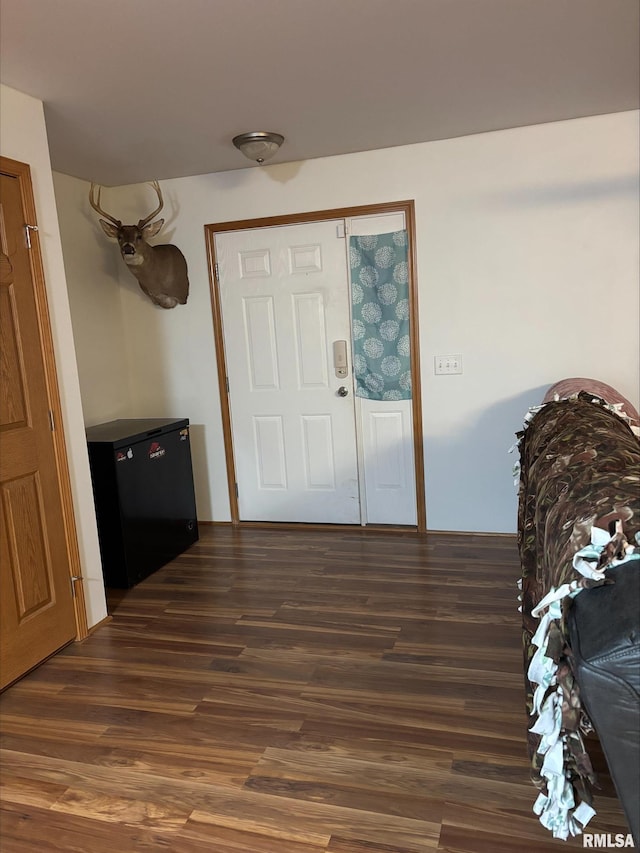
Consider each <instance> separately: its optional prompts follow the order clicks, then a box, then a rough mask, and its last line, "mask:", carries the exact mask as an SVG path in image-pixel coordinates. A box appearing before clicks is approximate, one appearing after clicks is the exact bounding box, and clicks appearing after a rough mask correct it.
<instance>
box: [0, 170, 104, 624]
mask: <svg viewBox="0 0 640 853" xmlns="http://www.w3.org/2000/svg"><path fill="white" fill-rule="evenodd" d="M0 171H1V172H2V173H3V174H5V175H8V176H9V177H12V178H16V179H17V181H18V185H19V187H20V196H21V199H22V212H23V216H24V221H25V224H29V225H33V226H35V228H33V229H30V232H29V233H30V239H31V249H30V251H29V263H30V266H31V278H32V281H33V290H34V296H35V303H36V313H37V317H38V332H39V336H40V352H41V354H42V361H43V364H44V373H45V382H46V386H47V405H48V407H49V409H50V411H51V416H52V419H53V425H54V428H53V429H52V432H51V435H52V438H53V449H54V456H55V464H56V472H57V480H58V491H59V494H60V501H61V504H62V517H63V524H64V538H65V543H66V550H67V560H68V565H69V584H70V588H71V591H72V596H73V608H74V614H75V621H76V640H84V639H85V638H86V637H87V636H88V635H89V630H88V624H87V609H86V604H85V596H84V586H83V578H82V564H81V562H80V551H79V548H78V534H77V530H76V521H75V512H74V509H73V494H72V491H71V479H70V474H69V459H68V456H67V445H66V441H65V436H64V419H63V416H62V405H61V402H60V386H59V384H58V372H57V368H56V358H55V349H54V345H53V335H52V332H51V319H50V314H49V303H48V299H47V288H46V283H45V276H44V265H43V262H42V251H41V247H40V238H39V232H38V230H37V224H38V223H37V217H36V205H35V198H34V195H33V184H32V181H31V168H30V166H29V165H28V164H27V163H22V162H20V161H19V160H12V159H10V158H9V157H2V156H0Z"/></svg>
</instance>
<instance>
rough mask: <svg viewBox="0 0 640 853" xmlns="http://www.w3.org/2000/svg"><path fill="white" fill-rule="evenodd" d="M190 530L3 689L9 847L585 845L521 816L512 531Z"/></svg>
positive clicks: (612, 802) (610, 817) (602, 806)
mask: <svg viewBox="0 0 640 853" xmlns="http://www.w3.org/2000/svg"><path fill="white" fill-rule="evenodd" d="M201 533H202V535H201V539H200V541H199V542H198V543H197V544H196V545H194V546H193V547H192V548H191V549H190V550H189V551H188V552H187V553H185V554H184V555H182V556H181V557H180V558H178V559H177V560H175V561H174V562H172V563H171V564H169V565H168V566H165V567H164V568H163V569H161V570H160V571H158V572H156V573H155V574H154V575H153V576H151V577H150V578H148V579H147V580H145V581H143V582H142V583H141V584H139V585H138V586H137V587H135V588H134V589H131V590H128V591H125V592H122V591H120V592H113V593H110V602H109V603H110V612H111V613H112V615H113V620H112V621H111V622H110V623H109V624H107V625H105V626H103V627H101V628H99V629H98V630H97V631H96V632H95V633H94V634H93V635H92V636H91V637H89V639H87V640H86V641H85V642H84V643H81V644H75V645H72V646H69V647H67V648H66V649H64V650H63V651H62V652H61V653H59V654H58V655H56V656H55V657H54V658H52V659H50V660H49V661H47V662H46V663H44V664H43V665H42V666H41V667H39V668H38V669H37V670H35V671H34V672H32V673H31V674H30V675H28V676H27V677H25V678H24V679H23V680H22V681H20V682H18V683H17V684H15V685H14V686H13V687H11V688H9V689H8V690H7V691H6V692H5V693H4V694H3V695H2V697H1V699H0V723H1V730H2V753H1V756H0V768H1V775H2V805H3V811H2V820H1V823H0V840H1V845H0V847H1V849H2V852H3V853H27V851H28V852H29V853H30V852H31V851H64V853H89V851H91V853H103V851H104V853H107V851H108V853H114V851H115V853H138V851H156V850H157V851H171V853H423V851H435V850H439V851H448V853H485V851H486V853H511V851H514V853H515V851H517V853H522V851H535V853H545V851H558V850H561V849H566V848H567V847H568V848H576V847H578V848H582V847H583V844H582V839H580V838H578V839H573V840H571V841H568V842H566V844H565V845H564V848H563V847H562V842H559V841H553V840H552V838H551V837H550V835H549V833H548V832H546V830H544V829H542V827H541V826H540V825H539V823H538V820H537V818H536V817H535V816H534V815H533V814H532V811H531V806H532V803H533V801H534V799H535V796H536V792H535V789H534V788H533V786H532V784H531V782H530V781H529V774H528V762H527V755H526V748H525V729H526V724H527V720H526V715H525V711H524V687H523V678H522V663H521V661H522V657H521V638H520V617H519V614H518V612H517V609H516V608H517V602H516V594H517V590H516V587H515V581H516V578H517V577H518V559H517V553H516V546H515V540H514V539H513V538H511V537H499V536H474V535H454V534H429V535H426V536H419V535H417V534H415V533H411V532H407V533H402V532H396V531H394V532H370V531H366V532H365V531H360V530H351V529H349V530H345V531H335V530H316V531H309V530H295V529H294V530H285V529H283V530H273V529H269V530H260V529H248V530H243V531H242V532H238V531H234V530H233V529H231V528H229V527H204V528H203V529H202V531H201ZM590 751H591V754H592V758H593V760H594V763H595V765H596V767H597V769H598V771H600V775H601V779H600V781H601V786H602V787H601V791H600V792H599V793H598V796H597V801H596V808H597V810H598V815H597V817H596V818H594V819H593V821H592V822H591V824H590V826H589V830H590V831H593V832H609V833H624V834H626V833H627V831H628V830H627V827H626V823H625V820H624V817H623V814H622V811H621V809H620V806H619V804H618V802H617V800H616V798H615V794H614V791H613V788H612V785H611V781H610V779H609V777H608V775H607V772H606V769H605V765H604V761H603V759H602V753H601V752H600V749H599V746H598V744H597V743H594V745H593V747H592V748H591V749H590Z"/></svg>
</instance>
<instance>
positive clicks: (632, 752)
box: [518, 380, 640, 844]
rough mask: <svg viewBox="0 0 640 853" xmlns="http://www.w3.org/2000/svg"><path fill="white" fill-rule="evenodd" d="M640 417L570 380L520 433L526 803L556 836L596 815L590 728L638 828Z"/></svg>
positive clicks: (587, 384) (612, 394) (598, 387)
mask: <svg viewBox="0 0 640 853" xmlns="http://www.w3.org/2000/svg"><path fill="white" fill-rule="evenodd" d="M558 388H560V391H558ZM594 389H595V393H594ZM637 427H638V413H637V412H636V411H635V409H634V408H633V406H631V404H630V403H629V401H627V400H625V398H624V397H621V395H619V394H618V393H617V392H616V391H615V390H614V389H612V388H610V386H606V385H603V383H598V382H595V381H593V380H565V381H564V382H563V383H558V386H553V387H552V388H551V389H550V391H549V393H548V394H547V396H546V397H545V400H544V401H543V404H542V405H541V406H539V407H536V408H535V409H533V410H531V411H530V413H529V414H528V416H527V418H526V420H525V428H524V430H523V431H522V432H520V433H518V449H519V455H520V462H519V502H518V547H519V551H520V559H521V564H522V578H521V581H520V585H521V600H522V608H521V609H522V617H523V643H524V658H525V686H526V690H527V710H528V713H529V715H530V720H529V731H528V748H529V755H530V758H531V762H532V778H533V781H534V784H535V785H536V787H537V788H538V789H539V795H538V798H537V799H536V801H535V804H534V811H535V812H536V814H538V815H539V818H540V821H541V822H542V824H543V825H544V826H545V827H547V828H548V829H549V830H550V831H551V832H552V833H553V835H554V836H555V837H557V838H563V839H564V838H568V837H569V836H571V835H578V834H580V833H581V832H582V830H583V828H584V826H586V825H587V823H588V822H589V820H590V819H591V818H592V817H593V815H594V814H595V810H594V808H593V806H594V800H593V793H592V790H593V787H594V786H595V785H597V780H596V777H595V774H594V772H593V769H592V766H591V762H590V760H589V756H588V753H587V750H586V748H585V741H584V735H585V734H586V733H588V732H589V731H590V730H591V729H592V728H594V729H595V731H596V733H597V735H598V737H599V739H600V742H601V745H602V748H603V751H604V754H605V757H606V759H607V763H608V766H609V769H610V772H611V776H612V779H613V781H614V784H615V786H616V790H617V793H618V796H619V798H620V801H621V803H622V806H623V809H624V811H625V814H626V816H627V819H628V822H629V827H630V830H631V833H632V834H633V836H634V839H635V843H636V844H638V842H639V840H640V819H639V816H640V802H639V798H640V444H639V442H638V438H637V437H636V435H635V434H634V430H635V431H637Z"/></svg>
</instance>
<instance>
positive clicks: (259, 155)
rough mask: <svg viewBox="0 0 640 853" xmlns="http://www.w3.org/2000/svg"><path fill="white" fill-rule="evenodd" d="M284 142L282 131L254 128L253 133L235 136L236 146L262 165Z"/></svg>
mask: <svg viewBox="0 0 640 853" xmlns="http://www.w3.org/2000/svg"><path fill="white" fill-rule="evenodd" d="M283 142H284V136H282V135H281V134H280V133H271V132H267V131H264V130H254V131H252V132H251V133H241V134H240V135H239V136H234V137H233V144H234V145H235V146H236V148H237V149H238V150H240V151H242V153H243V154H244V156H245V157H248V158H249V160H255V162H256V163H258V164H260V165H262V164H263V163H264V161H265V160H268V159H269V158H270V157H273V155H274V154H275V153H276V151H277V150H278V148H280V146H281V145H282V143H283Z"/></svg>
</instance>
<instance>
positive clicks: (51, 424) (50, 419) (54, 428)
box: [49, 409, 56, 432]
mask: <svg viewBox="0 0 640 853" xmlns="http://www.w3.org/2000/svg"><path fill="white" fill-rule="evenodd" d="M49 427H50V428H51V432H55V430H56V422H55V419H54V417H53V411H52V409H49Z"/></svg>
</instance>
